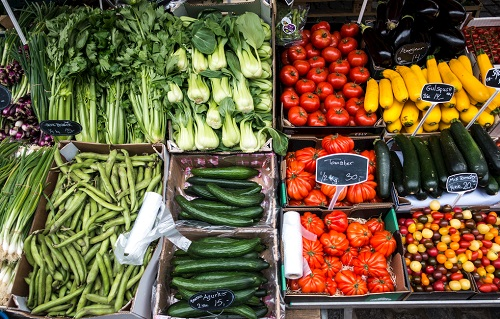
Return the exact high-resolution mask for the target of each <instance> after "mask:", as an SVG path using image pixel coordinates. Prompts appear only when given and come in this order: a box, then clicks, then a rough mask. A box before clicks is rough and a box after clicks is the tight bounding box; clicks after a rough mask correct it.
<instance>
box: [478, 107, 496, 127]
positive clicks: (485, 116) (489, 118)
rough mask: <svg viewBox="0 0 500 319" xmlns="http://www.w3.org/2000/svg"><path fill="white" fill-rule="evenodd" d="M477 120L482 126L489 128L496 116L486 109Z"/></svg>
mask: <svg viewBox="0 0 500 319" xmlns="http://www.w3.org/2000/svg"><path fill="white" fill-rule="evenodd" d="M477 122H478V123H479V125H481V126H482V127H486V128H488V127H490V126H492V125H493V124H494V123H495V116H494V115H493V114H491V113H489V112H486V111H484V112H482V113H481V114H479V117H478V118H477Z"/></svg>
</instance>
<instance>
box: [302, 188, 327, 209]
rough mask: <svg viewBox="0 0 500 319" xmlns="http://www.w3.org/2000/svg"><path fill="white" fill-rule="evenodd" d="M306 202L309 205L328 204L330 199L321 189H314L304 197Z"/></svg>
mask: <svg viewBox="0 0 500 319" xmlns="http://www.w3.org/2000/svg"><path fill="white" fill-rule="evenodd" d="M304 204H306V205H307V206H328V199H327V198H326V196H325V194H323V193H322V192H321V191H320V190H319V189H313V190H312V191H310V192H309V194H308V195H307V196H306V198H304Z"/></svg>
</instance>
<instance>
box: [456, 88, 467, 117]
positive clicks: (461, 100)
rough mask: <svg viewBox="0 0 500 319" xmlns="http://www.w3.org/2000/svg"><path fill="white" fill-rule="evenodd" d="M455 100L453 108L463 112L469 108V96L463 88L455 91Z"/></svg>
mask: <svg viewBox="0 0 500 319" xmlns="http://www.w3.org/2000/svg"><path fill="white" fill-rule="evenodd" d="M454 97H455V99H456V102H455V108H456V109H457V110H458V111H459V112H465V111H467V109H468V108H469V105H470V101H469V96H468V95H467V93H466V92H465V90H460V91H458V92H455V95H454Z"/></svg>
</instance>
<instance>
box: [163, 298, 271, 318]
mask: <svg viewBox="0 0 500 319" xmlns="http://www.w3.org/2000/svg"><path fill="white" fill-rule="evenodd" d="M224 313H229V314H235V315H240V316H243V318H247V319H257V313H256V311H255V310H253V309H252V308H250V307H249V306H246V305H239V306H229V307H227V308H225V309H224ZM266 313H267V311H266ZM166 314H167V315H168V316H170V317H176V318H198V317H207V316H212V315H211V314H210V313H209V312H207V311H202V310H198V309H194V308H191V306H190V305H189V302H187V301H186V300H180V301H177V302H176V303H173V304H171V305H170V306H169V307H168V309H167V311H166ZM217 317H219V316H217Z"/></svg>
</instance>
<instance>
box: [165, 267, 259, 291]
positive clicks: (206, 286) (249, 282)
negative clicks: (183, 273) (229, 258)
mask: <svg viewBox="0 0 500 319" xmlns="http://www.w3.org/2000/svg"><path fill="white" fill-rule="evenodd" d="M182 266H183V265H179V266H177V267H176V268H179V267H182ZM171 285H172V286H174V287H176V288H179V289H188V290H189V289H190V290H194V291H208V290H214V289H231V290H233V289H246V288H250V287H258V286H259V285H260V279H259V278H258V277H257V276H253V277H249V276H246V275H244V276H237V275H235V276H232V277H226V278H220V279H219V280H217V281H208V280H198V279H194V278H182V277H177V276H175V277H173V278H172V283H171Z"/></svg>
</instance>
